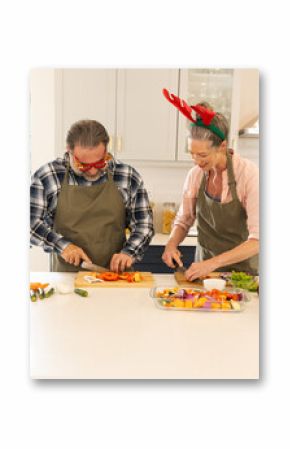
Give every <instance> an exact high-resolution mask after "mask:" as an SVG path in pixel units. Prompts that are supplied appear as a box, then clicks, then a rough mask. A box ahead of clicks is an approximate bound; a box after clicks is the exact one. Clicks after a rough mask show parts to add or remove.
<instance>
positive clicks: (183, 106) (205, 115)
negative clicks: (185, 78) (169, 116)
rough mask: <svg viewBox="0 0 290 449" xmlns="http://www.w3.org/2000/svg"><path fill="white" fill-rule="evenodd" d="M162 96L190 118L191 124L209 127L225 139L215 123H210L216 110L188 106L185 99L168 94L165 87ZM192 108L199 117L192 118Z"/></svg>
mask: <svg viewBox="0 0 290 449" xmlns="http://www.w3.org/2000/svg"><path fill="white" fill-rule="evenodd" d="M162 92H163V95H164V97H165V98H166V99H167V100H168V101H169V102H170V103H171V104H173V106H175V107H176V108H177V109H178V110H179V111H180V112H181V113H182V114H183V115H185V117H186V118H187V119H188V120H190V121H191V122H192V123H191V124H192V125H195V126H201V127H202V128H206V129H210V130H211V131H212V132H213V133H214V134H216V135H217V136H218V137H220V138H221V139H222V140H225V135H224V133H223V132H222V131H221V130H220V129H219V128H217V127H216V126H215V125H213V124H212V123H211V121H212V119H213V118H214V116H215V115H216V112H214V111H211V110H210V109H206V108H205V107H203V106H200V105H196V106H189V105H188V104H187V103H186V101H184V100H182V99H181V98H179V97H177V96H176V95H174V94H170V93H169V92H168V90H167V89H163V90H162ZM192 110H194V111H195V112H197V114H198V115H199V117H198V118H197V119H196V120H194V119H193V118H192V115H191V114H192Z"/></svg>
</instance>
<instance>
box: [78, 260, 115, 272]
mask: <svg viewBox="0 0 290 449" xmlns="http://www.w3.org/2000/svg"><path fill="white" fill-rule="evenodd" d="M80 266H81V267H82V268H83V269H84V270H87V271H96V272H97V273H105V272H106V271H110V270H109V268H105V267H101V266H100V265H96V264H94V263H88V262H82V263H81V265H80Z"/></svg>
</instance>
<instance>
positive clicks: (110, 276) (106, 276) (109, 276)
mask: <svg viewBox="0 0 290 449" xmlns="http://www.w3.org/2000/svg"><path fill="white" fill-rule="evenodd" d="M99 277H100V278H101V279H103V280H104V281H117V280H118V279H119V275H118V273H113V272H111V271H107V272H105V273H101V274H100V276H99Z"/></svg>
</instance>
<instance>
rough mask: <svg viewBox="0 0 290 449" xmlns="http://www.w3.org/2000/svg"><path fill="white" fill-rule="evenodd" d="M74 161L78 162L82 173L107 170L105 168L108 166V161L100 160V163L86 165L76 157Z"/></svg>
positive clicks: (77, 164)
mask: <svg viewBox="0 0 290 449" xmlns="http://www.w3.org/2000/svg"><path fill="white" fill-rule="evenodd" d="M74 160H75V162H76V166H77V168H78V169H79V170H80V171H82V172H86V171H88V170H90V169H91V168H105V166H106V165H107V161H106V159H100V160H99V161H97V162H92V163H85V162H81V161H80V160H79V159H78V158H77V157H76V156H75V155H74Z"/></svg>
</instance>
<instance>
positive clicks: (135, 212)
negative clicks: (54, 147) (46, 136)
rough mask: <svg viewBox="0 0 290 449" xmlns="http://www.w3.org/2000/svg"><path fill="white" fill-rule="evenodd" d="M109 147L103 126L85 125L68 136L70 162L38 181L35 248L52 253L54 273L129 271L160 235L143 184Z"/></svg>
mask: <svg viewBox="0 0 290 449" xmlns="http://www.w3.org/2000/svg"><path fill="white" fill-rule="evenodd" d="M108 142H109V136H108V133H107V131H106V129H105V128H104V126H103V125H101V124H100V123H98V122H96V121H94V120H81V121H79V122H77V123H75V124H73V125H72V127H71V128H70V130H69V131H68V134H67V139H66V143H67V151H66V153H65V155H64V157H63V158H58V159H56V160H54V161H52V162H49V163H47V164H45V165H44V166H42V167H40V168H39V169H38V170H37V171H36V173H35V174H34V175H33V177H32V184H31V194H30V196H31V219H30V221H31V244H32V245H38V246H39V245H41V246H43V248H44V251H46V252H52V255H53V271H79V269H80V268H79V265H80V263H81V262H82V261H85V262H93V263H96V264H98V265H102V266H104V267H107V268H109V269H110V270H112V271H116V272H120V271H125V270H126V269H129V268H130V267H131V265H132V263H133V262H134V261H138V260H141V258H142V256H143V254H144V251H145V250H146V248H147V247H148V245H149V243H150V241H151V239H152V237H153V235H154V230H153V219H152V210H151V208H150V205H149V200H148V195H147V192H146V190H145V188H144V185H143V180H142V178H141V176H140V175H139V173H138V172H137V171H136V170H135V169H134V168H133V167H131V166H130V165H127V164H124V163H122V162H120V161H118V160H116V159H114V158H113V157H112V156H111V155H110V154H109V153H108V152H107V144H108ZM126 228H129V230H130V236H129V238H128V240H126V234H125V230H126Z"/></svg>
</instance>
